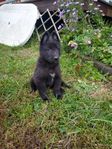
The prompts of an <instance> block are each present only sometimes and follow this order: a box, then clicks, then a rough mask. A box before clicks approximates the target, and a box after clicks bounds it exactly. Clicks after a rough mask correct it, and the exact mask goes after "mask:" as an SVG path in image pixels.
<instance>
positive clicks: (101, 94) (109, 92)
mask: <svg viewBox="0 0 112 149" xmlns="http://www.w3.org/2000/svg"><path fill="white" fill-rule="evenodd" d="M90 96H91V97H92V98H97V99H98V98H100V99H101V98H104V99H105V98H106V99H109V100H112V83H111V82H110V83H107V84H104V85H101V87H100V88H99V89H97V90H96V91H95V92H94V93H92V94H91V95H90Z"/></svg>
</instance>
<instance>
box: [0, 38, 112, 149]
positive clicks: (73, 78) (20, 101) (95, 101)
mask: <svg viewBox="0 0 112 149" xmlns="http://www.w3.org/2000/svg"><path fill="white" fill-rule="evenodd" d="M38 47H39V46H38V42H37V39H36V38H35V36H34V37H32V39H31V40H30V41H29V42H28V43H27V45H25V46H23V47H19V48H11V47H7V46H3V45H0V149H37V148H39V149H45V148H46V149H57V148H58V149H111V148H112V79H111V77H107V76H104V75H102V74H101V73H100V72H98V70H97V69H96V68H94V66H93V64H92V62H91V61H87V62H83V61H81V59H80V58H77V57H76V56H75V55H74V54H73V53H72V54H71V53H66V52H65V51H64V49H63V48H62V49H61V53H62V54H61V59H60V63H61V70H62V77H63V79H64V80H65V81H66V82H67V83H68V84H70V85H71V88H70V89H66V91H65V94H64V97H63V99H62V100H57V99H56V98H55V97H54V96H53V94H52V92H51V91H48V94H49V97H50V99H51V101H50V102H49V103H48V102H43V101H42V100H41V98H40V97H39V94H38V92H36V93H33V94H30V85H29V81H30V78H31V76H32V73H33V71H34V68H35V65H36V61H37V58H38V55H39V50H38ZM62 47H63V46H62ZM80 61H81V63H82V64H81V65H78V64H79V62H80Z"/></svg>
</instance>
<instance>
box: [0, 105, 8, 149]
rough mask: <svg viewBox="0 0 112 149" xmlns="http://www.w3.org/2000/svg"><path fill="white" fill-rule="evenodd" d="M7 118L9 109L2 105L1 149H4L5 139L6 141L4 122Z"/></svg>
mask: <svg viewBox="0 0 112 149" xmlns="http://www.w3.org/2000/svg"><path fill="white" fill-rule="evenodd" d="M6 117H7V109H6V107H5V106H3V104H2V103H0V148H1V149H2V148H4V139H5V126H4V122H5V120H6Z"/></svg>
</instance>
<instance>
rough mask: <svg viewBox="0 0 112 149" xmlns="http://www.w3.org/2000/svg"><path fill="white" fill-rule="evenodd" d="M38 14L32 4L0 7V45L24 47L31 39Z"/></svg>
mask: <svg viewBox="0 0 112 149" xmlns="http://www.w3.org/2000/svg"><path fill="white" fill-rule="evenodd" d="M39 17H40V13H39V11H38V9H37V7H36V6H35V5H34V4H4V5H2V6H0V43H1V44H5V45H8V46H21V45H24V44H25V43H26V42H27V41H28V40H29V39H30V37H31V35H32V33H33V31H34V28H35V23H36V20H37V19H38V18H39Z"/></svg>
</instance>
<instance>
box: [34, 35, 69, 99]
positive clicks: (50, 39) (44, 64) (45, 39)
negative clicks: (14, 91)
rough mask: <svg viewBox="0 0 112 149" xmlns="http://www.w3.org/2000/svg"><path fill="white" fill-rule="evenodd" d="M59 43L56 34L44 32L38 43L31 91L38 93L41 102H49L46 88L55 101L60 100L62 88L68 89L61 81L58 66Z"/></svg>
mask: <svg viewBox="0 0 112 149" xmlns="http://www.w3.org/2000/svg"><path fill="white" fill-rule="evenodd" d="M59 57H60V41H59V38H58V36H57V34H56V32H52V33H51V34H49V33H48V32H46V33H45V34H44V35H43V36H42V39H41V42H40V57H39V59H38V62H37V66H36V69H35V72H34V75H33V77H32V79H31V89H32V91H36V90H38V91H39V94H40V96H41V98H42V99H43V100H49V98H48V96H47V93H46V91H47V88H52V89H53V93H54V95H55V97H56V98H57V99H60V98H62V96H63V91H64V90H63V88H62V86H66V87H68V86H67V85H66V84H65V83H64V82H63V81H62V79H61V72H60V65H59Z"/></svg>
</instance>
